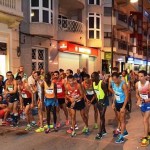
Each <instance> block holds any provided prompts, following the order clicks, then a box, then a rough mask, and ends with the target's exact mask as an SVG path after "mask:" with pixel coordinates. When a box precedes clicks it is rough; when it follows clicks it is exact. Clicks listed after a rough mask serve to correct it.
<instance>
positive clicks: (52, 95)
mask: <svg viewBox="0 0 150 150" xmlns="http://www.w3.org/2000/svg"><path fill="white" fill-rule="evenodd" d="M44 92H45V98H55V93H54V83H51V86H50V87H49V86H48V85H47V83H46V82H44Z"/></svg>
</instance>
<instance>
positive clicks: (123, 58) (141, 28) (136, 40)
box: [102, 0, 150, 72]
mask: <svg viewBox="0 0 150 150" xmlns="http://www.w3.org/2000/svg"><path fill="white" fill-rule="evenodd" d="M111 2H112V1H111V0H106V1H105V6H104V52H102V65H103V66H105V67H103V68H102V70H106V71H107V72H108V71H109V70H110V67H111V52H112V45H111V44H112V43H111V40H112V39H111V36H112V35H111V33H112V32H111V31H112V29H113V33H114V35H113V66H117V67H118V68H119V70H120V71H122V70H124V69H128V70H135V71H138V70H140V69H144V70H146V64H147V66H148V67H147V71H148V72H149V70H150V69H149V68H150V66H149V65H150V63H149V61H147V58H148V57H149V54H148V53H147V45H148V44H149V37H148V35H149V34H150V33H149V17H150V14H149V8H150V2H149V1H148V0H139V1H138V2H136V3H131V2H130V1H126V0H116V1H114V14H113V15H112V3H111ZM112 18H113V19H112ZM111 20H112V21H111ZM112 26H113V28H111V27H112ZM147 39H148V40H147ZM104 64H105V65H104Z"/></svg>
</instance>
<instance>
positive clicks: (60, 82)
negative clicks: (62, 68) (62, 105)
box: [53, 79, 65, 98]
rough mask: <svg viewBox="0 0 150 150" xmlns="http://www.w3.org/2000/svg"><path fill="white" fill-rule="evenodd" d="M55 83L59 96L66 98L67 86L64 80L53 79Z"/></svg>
mask: <svg viewBox="0 0 150 150" xmlns="http://www.w3.org/2000/svg"><path fill="white" fill-rule="evenodd" d="M53 82H54V83H56V85H57V98H64V97H65V86H64V83H63V80H62V79H61V80H53Z"/></svg>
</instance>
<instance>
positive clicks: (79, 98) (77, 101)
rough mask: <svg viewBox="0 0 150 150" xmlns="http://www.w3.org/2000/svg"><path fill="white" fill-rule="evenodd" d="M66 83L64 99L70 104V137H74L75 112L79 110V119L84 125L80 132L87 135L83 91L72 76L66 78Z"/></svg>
mask: <svg viewBox="0 0 150 150" xmlns="http://www.w3.org/2000/svg"><path fill="white" fill-rule="evenodd" d="M67 80H68V83H67V85H66V99H67V100H68V101H69V102H70V104H71V105H70V112H71V121H72V128H73V131H72V133H71V136H72V137H74V136H76V132H75V124H76V111H77V110H79V111H80V114H81V117H82V119H83V121H84V123H85V127H84V129H83V130H82V132H84V133H85V134H88V133H89V129H88V118H87V117H86V115H85V110H84V108H85V103H84V100H83V91H82V88H81V85H80V84H79V83H77V82H76V81H75V78H74V76H73V75H69V76H68V77H67Z"/></svg>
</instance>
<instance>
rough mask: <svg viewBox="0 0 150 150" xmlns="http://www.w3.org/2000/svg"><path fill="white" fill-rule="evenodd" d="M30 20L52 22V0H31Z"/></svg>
mask: <svg viewBox="0 0 150 150" xmlns="http://www.w3.org/2000/svg"><path fill="white" fill-rule="evenodd" d="M30 12H31V15H30V16H31V22H45V23H50V24H53V0H31V11H30Z"/></svg>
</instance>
